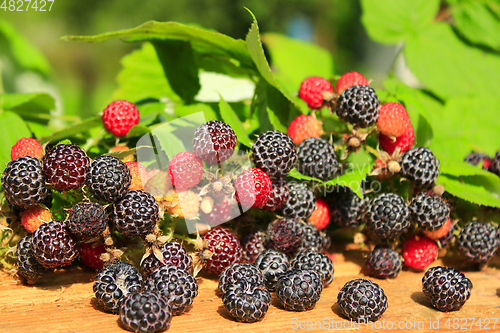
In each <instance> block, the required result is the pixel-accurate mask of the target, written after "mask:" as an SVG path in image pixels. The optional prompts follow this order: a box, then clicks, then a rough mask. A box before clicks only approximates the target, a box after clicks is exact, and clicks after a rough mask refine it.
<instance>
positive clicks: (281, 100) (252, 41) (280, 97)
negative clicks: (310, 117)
mask: <svg viewBox="0 0 500 333" xmlns="http://www.w3.org/2000/svg"><path fill="white" fill-rule="evenodd" d="M250 14H251V15H252V17H253V23H252V26H251V27H250V30H249V32H248V34H247V37H246V42H247V48H248V52H249V53H250V56H251V57H252V59H253V61H254V63H255V66H256V67H257V70H258V71H259V73H260V75H262V77H263V78H264V80H266V82H267V83H268V84H269V86H268V87H267V104H268V107H269V108H270V109H271V110H273V111H274V114H275V116H277V117H278V118H279V119H281V120H282V121H283V120H284V119H287V121H285V123H290V122H291V120H290V121H288V119H290V118H291V119H294V118H295V117H297V116H298V115H299V114H300V113H301V112H300V111H299V106H298V105H296V104H295V103H294V102H293V101H292V99H291V98H290V96H287V95H286V94H285V93H284V92H283V90H281V88H280V86H279V84H278V82H277V81H276V79H275V78H274V75H273V73H272V72H271V67H270V66H269V63H268V62H267V59H266V56H265V54H264V49H263V48H262V42H261V40H260V35H259V26H258V24H257V20H256V19H255V16H254V15H253V14H252V13H251V12H250Z"/></svg>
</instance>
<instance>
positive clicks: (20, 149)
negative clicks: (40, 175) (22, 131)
mask: <svg viewBox="0 0 500 333" xmlns="http://www.w3.org/2000/svg"><path fill="white" fill-rule="evenodd" d="M23 156H31V157H35V158H38V159H41V158H42V157H43V148H42V146H41V145H40V143H39V142H38V141H37V140H35V139H33V138H22V139H19V141H17V142H16V144H15V145H14V146H12V149H11V150H10V158H11V159H12V160H15V159H16V158H18V157H23Z"/></svg>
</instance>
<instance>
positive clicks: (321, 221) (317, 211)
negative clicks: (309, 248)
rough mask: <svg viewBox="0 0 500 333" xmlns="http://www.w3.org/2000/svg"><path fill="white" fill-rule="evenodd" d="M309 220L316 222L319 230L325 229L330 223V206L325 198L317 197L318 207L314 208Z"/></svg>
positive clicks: (315, 224)
mask: <svg viewBox="0 0 500 333" xmlns="http://www.w3.org/2000/svg"><path fill="white" fill-rule="evenodd" d="M307 222H309V223H312V224H314V226H315V227H316V228H318V230H322V229H325V228H326V227H327V226H328V224H329V223H330V208H329V207H328V204H327V202H326V200H325V199H323V198H316V208H314V210H313V212H312V214H311V216H310V217H309V218H308V219H307Z"/></svg>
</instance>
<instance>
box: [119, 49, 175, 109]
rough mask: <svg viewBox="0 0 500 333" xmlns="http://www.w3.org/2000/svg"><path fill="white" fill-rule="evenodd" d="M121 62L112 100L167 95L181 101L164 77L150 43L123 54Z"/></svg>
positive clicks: (136, 99) (135, 100)
mask: <svg viewBox="0 0 500 333" xmlns="http://www.w3.org/2000/svg"><path fill="white" fill-rule="evenodd" d="M121 63H122V66H123V69H122V70H121V71H120V73H118V77H117V81H118V86H119V88H118V89H117V90H116V91H115V92H114V93H113V96H112V99H113V100H118V99H126V100H129V101H132V102H137V101H141V100H145V99H148V98H155V99H160V98H164V97H167V98H168V99H170V100H172V101H174V102H181V98H180V97H179V96H178V95H177V94H176V93H175V92H174V91H173V90H172V87H170V84H169V82H168V81H167V79H166V78H165V73H164V72H163V67H162V65H161V62H160V60H159V59H158V55H157V54H156V51H155V48H154V47H153V45H152V44H151V43H144V44H142V47H141V48H140V49H139V50H135V51H133V52H131V53H130V54H128V55H126V56H124V57H123V58H122V60H121ZM137 87H141V89H137Z"/></svg>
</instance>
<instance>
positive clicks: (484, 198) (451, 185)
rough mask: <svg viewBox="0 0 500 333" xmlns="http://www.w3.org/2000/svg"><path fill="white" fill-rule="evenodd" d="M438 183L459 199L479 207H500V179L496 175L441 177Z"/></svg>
mask: <svg viewBox="0 0 500 333" xmlns="http://www.w3.org/2000/svg"><path fill="white" fill-rule="evenodd" d="M437 183H438V184H441V185H443V186H444V188H445V190H446V192H448V193H450V194H452V195H454V196H456V197H458V198H462V199H464V200H466V201H470V202H472V203H474V204H477V205H483V206H489V207H500V193H499V191H500V178H499V177H497V176H496V175H494V174H491V175H480V176H464V177H455V176H451V175H440V176H439V177H438V180H437ZM494 189H496V191H494Z"/></svg>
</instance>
